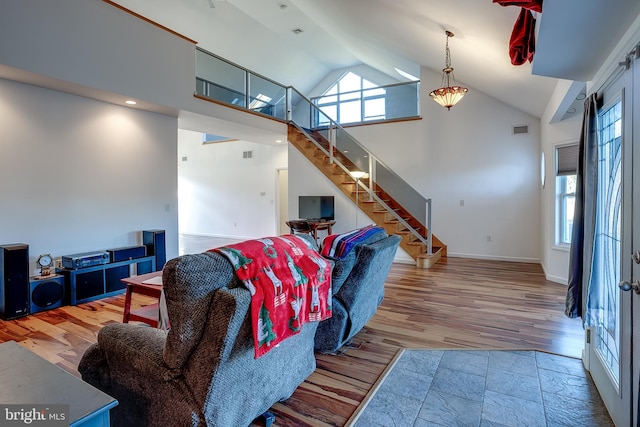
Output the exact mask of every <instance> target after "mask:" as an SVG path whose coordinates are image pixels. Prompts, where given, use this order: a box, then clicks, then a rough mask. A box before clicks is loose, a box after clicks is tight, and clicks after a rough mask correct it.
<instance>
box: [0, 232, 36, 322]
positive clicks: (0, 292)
mask: <svg viewBox="0 0 640 427" xmlns="http://www.w3.org/2000/svg"><path fill="white" fill-rule="evenodd" d="M27 314H29V245H25V244H24V243H15V244H11V245H2V246H0V317H2V318H3V319H4V320H10V319H15V318H18V317H22V316H26V315H27Z"/></svg>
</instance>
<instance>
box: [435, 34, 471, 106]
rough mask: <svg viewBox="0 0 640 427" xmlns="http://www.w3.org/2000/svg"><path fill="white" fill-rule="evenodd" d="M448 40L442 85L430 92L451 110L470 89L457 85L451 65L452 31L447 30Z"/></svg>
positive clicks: (437, 100)
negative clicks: (450, 39)
mask: <svg viewBox="0 0 640 427" xmlns="http://www.w3.org/2000/svg"><path fill="white" fill-rule="evenodd" d="M445 34H446V35H447V42H446V47H445V66H444V68H443V69H442V87H440V88H438V89H434V90H432V91H431V92H430V93H429V96H430V97H431V98H433V100H434V101H436V102H437V103H438V104H440V105H442V106H443V107H445V108H446V109H447V110H450V109H451V107H453V106H454V105H456V104H457V103H458V101H460V100H461V99H462V97H463V96H464V95H465V93H467V92H468V91H469V89H467V88H466V87H462V86H458V85H456V81H455V78H454V77H453V67H452V66H451V53H450V52H449V37H453V33H452V32H451V31H445Z"/></svg>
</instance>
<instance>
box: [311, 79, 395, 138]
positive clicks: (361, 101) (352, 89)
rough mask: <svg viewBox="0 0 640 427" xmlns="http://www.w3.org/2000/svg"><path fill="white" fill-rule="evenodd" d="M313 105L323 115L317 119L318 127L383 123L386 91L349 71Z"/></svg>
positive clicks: (316, 99)
mask: <svg viewBox="0 0 640 427" xmlns="http://www.w3.org/2000/svg"><path fill="white" fill-rule="evenodd" d="M314 102H315V104H316V105H317V106H318V107H319V108H320V110H321V111H322V112H323V113H324V114H325V115H326V116H325V117H320V118H319V120H318V124H319V125H324V124H327V123H328V119H331V120H333V121H335V122H337V123H340V124H346V123H358V122H366V121H373V120H384V119H385V109H386V90H385V89H383V88H379V87H378V86H376V85H375V84H373V83H371V82H370V81H368V80H367V79H364V78H362V77H360V76H359V75H357V74H355V73H352V72H351V71H349V72H348V73H346V74H345V75H344V76H342V78H340V80H338V81H337V82H336V84H334V85H333V86H331V87H330V88H329V89H328V90H327V91H326V92H325V93H324V94H323V95H322V96H320V97H318V98H315V99H314Z"/></svg>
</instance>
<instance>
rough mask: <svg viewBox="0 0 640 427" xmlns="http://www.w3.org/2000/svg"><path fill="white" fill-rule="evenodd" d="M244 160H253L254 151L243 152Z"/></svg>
mask: <svg viewBox="0 0 640 427" xmlns="http://www.w3.org/2000/svg"><path fill="white" fill-rule="evenodd" d="M242 158H243V159H253V151H243V152H242Z"/></svg>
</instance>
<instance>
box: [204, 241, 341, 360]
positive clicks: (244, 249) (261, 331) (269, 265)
mask: <svg viewBox="0 0 640 427" xmlns="http://www.w3.org/2000/svg"><path fill="white" fill-rule="evenodd" d="M212 251H216V252H219V253H221V254H222V255H224V256H225V257H226V258H227V259H228V260H229V261H230V262H231V264H232V265H233V267H234V268H235V270H236V275H237V276H238V278H239V279H240V280H242V281H243V282H244V284H245V286H246V287H247V288H248V289H249V291H251V324H252V327H253V342H254V346H255V357H256V359H257V358H258V357H260V356H262V355H263V354H265V353H266V352H268V351H269V350H271V349H272V348H273V347H275V346H276V345H278V343H280V342H281V341H283V340H284V339H286V338H288V337H290V336H293V335H295V334H297V333H298V332H300V330H301V328H302V325H303V324H304V323H307V322H315V321H320V320H323V319H326V318H329V317H331V265H330V264H329V262H328V261H327V260H325V259H324V258H323V257H322V255H320V254H319V253H318V252H317V251H315V250H314V249H313V248H312V247H311V246H310V245H309V243H307V242H306V241H305V240H304V239H301V238H299V237H296V236H293V235H285V236H278V237H265V238H262V239H257V240H247V241H245V242H241V243H237V244H234V245H229V246H225V247H222V248H216V249H212Z"/></svg>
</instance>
